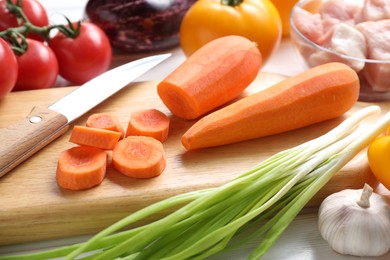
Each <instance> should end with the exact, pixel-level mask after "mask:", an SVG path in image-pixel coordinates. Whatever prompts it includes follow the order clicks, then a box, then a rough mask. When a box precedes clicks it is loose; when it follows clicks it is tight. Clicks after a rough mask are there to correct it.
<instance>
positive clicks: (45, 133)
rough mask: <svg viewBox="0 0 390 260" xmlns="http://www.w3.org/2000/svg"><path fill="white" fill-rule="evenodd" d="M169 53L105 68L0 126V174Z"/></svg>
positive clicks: (63, 130)
mask: <svg viewBox="0 0 390 260" xmlns="http://www.w3.org/2000/svg"><path fill="white" fill-rule="evenodd" d="M170 56H171V54H160V55H155V56H150V57H146V58H142V59H139V60H135V61H132V62H129V63H127V64H124V65H122V66H119V67H117V68H114V69H112V70H110V71H107V72H105V73H103V74H101V75H99V76H97V77H96V78H94V79H92V80H90V81H88V82H87V83H85V84H83V85H82V86H80V87H79V88H76V89H75V90H74V91H72V92H70V93H69V94H68V95H66V96H64V97H62V98H61V99H59V100H57V101H56V102H54V103H53V104H51V105H50V106H48V107H34V108H33V109H32V110H31V112H30V113H29V115H28V116H27V117H26V118H24V119H22V120H20V121H19V122H17V123H15V124H12V125H10V126H8V127H6V128H2V129H0V143H1V144H0V177H2V176H4V175H5V174H6V173H8V172H9V171H11V170H12V169H13V168H15V167H16V166H17V165H19V164H20V163H21V162H23V161H24V160H26V159H27V158H29V157H30V156H31V155H33V154H34V153H36V152H37V151H39V150H40V149H41V148H43V147H44V146H46V145H47V144H49V143H50V142H51V141H53V140H54V139H56V138H58V137H59V136H61V135H62V134H64V133H65V132H66V131H67V130H68V128H69V124H70V123H71V122H73V121H74V120H76V119H77V118H79V117H80V116H81V115H83V114H85V113H86V112H88V111H89V110H91V109H92V108H93V107H95V106H96V105H98V104H100V103H101V102H102V101H104V100H106V99H107V98H109V97H110V96H112V95H113V94H115V93H116V92H118V91H119V90H120V89H122V88H123V87H125V86H127V85H128V84H129V83H130V82H132V81H134V80H135V79H137V78H138V77H139V76H141V75H142V74H144V73H145V72H147V71H149V70H150V69H152V68H153V67H155V66H157V65H158V64H159V63H161V62H162V61H164V60H166V59H167V58H168V57H170Z"/></svg>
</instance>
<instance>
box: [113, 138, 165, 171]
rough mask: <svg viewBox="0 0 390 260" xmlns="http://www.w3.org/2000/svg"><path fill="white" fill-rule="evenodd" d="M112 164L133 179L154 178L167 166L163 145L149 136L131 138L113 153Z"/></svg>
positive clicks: (125, 139)
mask: <svg viewBox="0 0 390 260" xmlns="http://www.w3.org/2000/svg"><path fill="white" fill-rule="evenodd" d="M112 164H113V166H114V168H115V169H116V170H118V171H119V172H120V173H122V174H124V175H126V176H129V177H132V178H142V179H143V178H152V177H155V176H158V175H160V174H161V173H162V172H163V171H164V169H165V166H166V159H165V154H164V149H163V145H162V143H161V142H160V141H158V140H156V139H155V138H153V137H149V136H129V137H126V138H124V139H122V140H120V141H119V142H118V144H117V145H116V146H115V148H114V149H113V151H112Z"/></svg>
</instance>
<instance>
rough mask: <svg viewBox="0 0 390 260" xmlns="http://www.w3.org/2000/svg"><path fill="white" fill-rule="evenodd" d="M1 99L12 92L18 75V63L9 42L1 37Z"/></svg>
mask: <svg viewBox="0 0 390 260" xmlns="http://www.w3.org/2000/svg"><path fill="white" fill-rule="evenodd" d="M0 71H1V73H0V99H1V98H3V97H4V96H5V95H7V94H8V93H9V92H11V90H12V88H13V87H14V85H15V83H16V78H17V76H18V63H17V61H16V57H15V55H14V53H13V51H12V50H11V48H10V47H9V46H8V43H7V42H6V41H4V40H3V39H1V38H0Z"/></svg>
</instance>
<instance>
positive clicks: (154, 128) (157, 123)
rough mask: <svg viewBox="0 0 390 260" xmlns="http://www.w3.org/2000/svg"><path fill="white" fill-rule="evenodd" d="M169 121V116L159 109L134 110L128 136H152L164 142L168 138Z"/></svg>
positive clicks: (128, 127)
mask: <svg viewBox="0 0 390 260" xmlns="http://www.w3.org/2000/svg"><path fill="white" fill-rule="evenodd" d="M169 121H170V120H169V117H168V116H167V115H165V114H164V113H163V112H161V111H159V110H157V109H145V110H139V111H136V112H133V113H132V114H131V116H130V120H129V124H128V126H127V131H126V136H130V135H143V136H150V137H153V138H155V139H157V140H159V141H160V142H164V141H165V140H167V138H168V133H169Z"/></svg>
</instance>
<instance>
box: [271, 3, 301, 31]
mask: <svg viewBox="0 0 390 260" xmlns="http://www.w3.org/2000/svg"><path fill="white" fill-rule="evenodd" d="M271 2H272V3H273V4H274V6H275V7H276V9H278V12H279V15H280V19H281V21H282V35H283V36H289V35H290V14H291V11H292V9H293V7H294V5H295V4H296V3H297V2H298V0H271Z"/></svg>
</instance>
